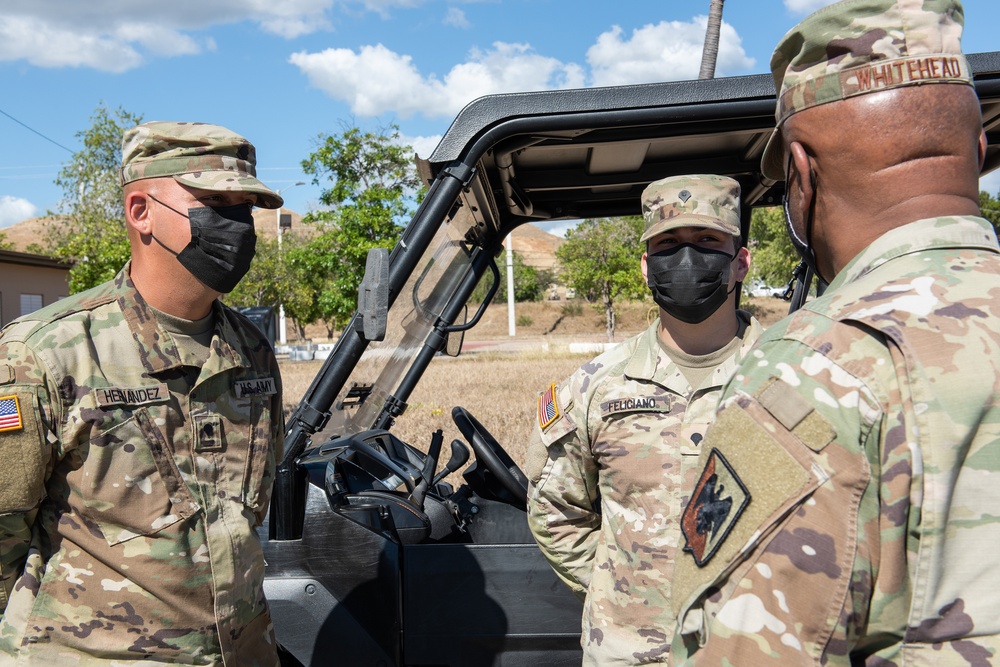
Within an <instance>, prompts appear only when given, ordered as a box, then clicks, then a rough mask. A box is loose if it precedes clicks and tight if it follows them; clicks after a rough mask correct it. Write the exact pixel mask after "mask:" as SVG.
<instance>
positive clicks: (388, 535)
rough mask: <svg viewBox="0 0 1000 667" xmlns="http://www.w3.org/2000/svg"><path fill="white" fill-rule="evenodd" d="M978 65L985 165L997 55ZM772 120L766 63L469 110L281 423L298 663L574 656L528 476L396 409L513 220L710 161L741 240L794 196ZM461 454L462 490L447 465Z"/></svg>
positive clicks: (603, 212) (562, 661)
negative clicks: (408, 438)
mask: <svg viewBox="0 0 1000 667" xmlns="http://www.w3.org/2000/svg"><path fill="white" fill-rule="evenodd" d="M970 62H971V64H972V66H973V69H974V71H975V72H976V87H977V90H978V92H979V94H980V98H981V100H982V110H983V118H984V124H985V127H986V129H987V133H988V136H989V150H988V154H987V156H986V167H985V170H987V171H988V170H990V169H993V168H994V167H995V166H997V164H998V162H1000V129H998V124H1000V53H989V54H977V55H973V56H971V57H970ZM773 126H774V92H773V88H772V82H771V78H770V76H768V75H759V76H745V77H735V78H720V79H713V80H702V81H681V82H674V83H661V84H650V85H635V86H622V87H612V88H591V89H584V90H569V91H557V92H538V93H524V94H508V95H494V96H489V97H484V98H481V99H478V100H476V101H474V102H472V103H471V104H469V105H468V106H467V107H466V108H465V109H464V110H463V111H462V112H461V113H460V114H459V115H458V117H457V118H456V119H455V121H454V123H453V124H452V125H451V127H450V129H449V130H448V132H447V133H446V134H445V135H444V137H443V139H442V140H441V142H440V144H439V145H438V146H437V148H436V150H435V151H434V153H433V154H432V155H431V157H430V159H429V160H426V161H421V162H420V163H419V171H420V173H421V175H422V177H423V178H424V179H426V182H427V184H428V187H429V190H428V192H427V195H426V198H425V199H424V200H423V202H422V204H421V205H420V207H419V209H418V210H417V211H416V213H415V214H414V216H413V218H412V220H410V222H409V224H408V225H407V226H406V229H405V231H404V233H403V236H402V238H401V240H400V241H399V243H398V244H397V245H396V247H395V248H393V249H392V250H391V252H389V251H388V249H387V250H386V251H383V252H378V251H376V252H373V253H372V254H371V255H370V256H369V261H368V267H367V274H366V276H365V279H364V282H363V284H362V286H361V289H360V290H359V304H358V310H357V313H356V314H355V316H354V318H353V319H352V320H351V322H350V324H349V325H348V326H347V327H346V328H345V331H344V333H343V335H342V336H341V338H340V339H339V341H338V342H337V344H336V347H335V348H334V349H333V351H332V353H331V354H330V356H329V358H328V359H327V360H326V362H325V363H324V365H323V367H322V369H321V370H320V371H319V373H318V375H317V377H316V378H315V380H314V381H313V383H312V385H311V387H310V388H309V390H308V391H307V392H306V394H305V397H304V398H303V400H302V402H301V404H300V405H299V406H298V407H297V409H296V410H295V411H294V413H293V414H292V415H291V417H290V419H289V420H288V430H287V437H286V439H285V447H284V449H285V454H284V460H283V461H282V462H281V464H280V469H279V473H278V478H277V481H276V484H275V489H274V494H273V503H272V506H271V509H270V513H269V516H268V520H267V523H266V524H265V526H264V527H263V529H262V531H261V539H262V542H263V546H264V554H265V558H266V561H267V569H266V573H267V575H266V581H265V591H266V594H267V597H268V599H269V600H270V604H271V610H272V616H273V618H274V625H275V631H276V634H277V638H278V642H279V643H280V645H281V648H282V653H283V660H285V661H286V663H287V664H288V665H351V666H359V665H379V666H384V667H397V666H402V665H500V664H503V665H524V666H528V665H531V666H536V665H548V666H553V665H579V664H580V656H581V653H580V645H579V632H580V615H581V603H580V602H579V601H578V600H577V599H576V597H575V596H573V595H572V594H571V593H570V592H569V590H568V589H567V588H566V587H565V586H564V585H562V584H561V583H560V582H559V580H558V579H557V578H556V577H555V575H554V574H553V573H552V571H551V569H550V568H549V566H548V565H547V564H546V562H545V561H544V560H543V558H542V556H541V554H540V553H539V551H538V549H537V547H536V546H535V544H534V542H533V541H532V538H531V535H530V534H529V532H528V529H527V525H526V521H525V491H526V479H525V476H524V474H523V473H522V472H521V470H519V469H518V467H517V465H516V464H515V463H514V462H513V461H512V460H511V458H510V456H508V455H507V454H506V452H505V451H504V443H501V442H497V440H496V439H495V438H494V437H493V436H492V435H491V434H490V430H489V427H490V425H489V424H483V423H480V422H479V421H478V420H477V419H476V417H475V415H472V414H470V413H469V411H468V410H466V409H464V408H463V407H462V406H460V405H456V406H454V410H453V412H452V416H453V418H454V421H455V424H456V425H457V427H458V429H459V430H460V432H461V433H462V434H463V436H464V439H465V441H464V442H462V441H460V440H455V441H453V442H452V443H450V444H445V443H443V442H442V437H441V435H440V433H427V434H426V438H425V441H424V442H403V441H402V440H400V439H399V438H398V437H397V436H396V435H394V433H393V426H394V424H396V423H397V421H399V420H405V419H406V408H407V401H408V399H409V398H410V395H411V393H412V391H413V389H414V387H415V386H416V384H417V383H418V382H420V378H421V375H422V374H423V372H424V370H425V369H426V368H427V367H428V365H429V364H431V363H434V362H435V361H436V359H438V358H439V356H440V355H441V354H442V353H445V352H451V353H454V352H455V351H456V350H457V349H458V348H459V347H460V344H461V338H462V335H463V332H464V331H466V330H468V329H469V328H471V327H474V326H475V325H476V323H477V322H478V321H479V319H480V317H481V316H482V314H483V309H484V308H485V307H486V306H485V304H484V305H483V306H479V305H478V304H475V305H474V304H467V300H468V299H469V296H470V294H471V293H472V291H473V288H474V287H475V286H476V284H477V283H478V282H479V279H480V278H481V277H482V276H483V275H485V274H492V276H493V280H494V282H495V281H496V280H497V277H498V275H499V274H498V270H497V266H496V263H495V258H496V257H497V256H498V255H499V253H500V251H501V249H502V243H503V241H504V239H505V237H506V236H507V235H508V234H509V233H510V231H511V230H512V229H514V228H515V227H517V226H518V225H522V224H525V223H530V222H544V221H553V220H573V219H584V218H598V217H611V216H623V215H638V214H639V213H640V194H641V192H642V190H643V188H645V187H646V185H647V184H649V183H650V182H651V181H654V180H656V179H659V178H663V177H665V176H671V175H678V174H687V173H714V174H723V175H726V176H731V177H733V178H735V179H736V180H738V181H739V182H740V184H741V186H742V199H743V229H744V238H746V236H747V234H746V232H747V231H748V227H749V220H750V213H751V209H752V208H753V207H756V206H775V205H779V204H780V203H781V198H782V184H781V183H775V182H773V181H769V180H767V179H765V178H764V177H762V175H761V173H760V157H761V152H762V151H763V149H764V145H765V143H766V142H767V139H768V137H769V135H770V134H771V131H772V128H773ZM870 132H878V128H877V127H859V128H856V129H855V131H854V132H852V133H851V134H850V135H848V136H845V137H844V140H845V141H864V140H865V136H866V134H867V133H870ZM807 282H808V281H807V280H804V279H803V280H800V281H799V284H800V285H802V284H806V283H807ZM797 292H798V295H797V297H796V298H799V299H801V295H802V294H803V293H804V291H803V290H802V289H801V288H800V289H798V290H797ZM491 296H492V293H491ZM793 305H794V304H793ZM497 363H501V362H497ZM497 400H503V397H499V396H498V397H497ZM526 418H527V417H526ZM320 434H322V435H320ZM452 471H462V473H461V474H462V479H463V480H464V482H463V483H461V484H459V485H458V488H454V485H451V484H447V483H445V482H444V481H443V479H444V477H445V476H446V475H447V474H448V473H449V472H452Z"/></svg>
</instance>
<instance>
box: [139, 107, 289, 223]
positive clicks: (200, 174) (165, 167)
mask: <svg viewBox="0 0 1000 667" xmlns="http://www.w3.org/2000/svg"><path fill="white" fill-rule="evenodd" d="M256 164H257V157H256V151H255V150H254V147H253V144H251V143H250V142H249V141H247V140H246V139H245V138H244V137H242V136H240V135H238V134H236V133H235V132H233V131H232V130H229V129H226V128H224V127H222V126H221V125H209V124H207V123H179V122H169V121H153V122H149V123H143V124H141V125H136V126H135V127H133V128H132V129H130V130H126V131H125V135H124V136H123V137H122V169H121V184H122V185H125V184H126V183H131V182H132V181H138V180H142V179H144V178H161V177H164V176H171V177H173V179H174V180H175V181H177V182H178V183H180V184H181V185H186V186H188V187H192V188H199V189H201V190H216V191H222V192H249V193H252V194H255V195H257V205H258V206H260V207H261V208H279V207H280V206H281V205H282V204H283V203H284V202H283V201H282V199H281V197H280V196H279V195H278V194H277V193H275V192H274V191H273V190H271V189H270V188H269V187H267V186H266V185H264V184H263V183H261V182H260V181H259V180H257V170H256Z"/></svg>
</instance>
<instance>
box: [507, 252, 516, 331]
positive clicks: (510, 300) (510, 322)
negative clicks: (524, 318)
mask: <svg viewBox="0 0 1000 667" xmlns="http://www.w3.org/2000/svg"><path fill="white" fill-rule="evenodd" d="M510 244H511V237H510V234H508V235H507V335H508V336H511V337H513V336H514V334H515V333H516V331H515V329H514V249H513V248H511V247H510Z"/></svg>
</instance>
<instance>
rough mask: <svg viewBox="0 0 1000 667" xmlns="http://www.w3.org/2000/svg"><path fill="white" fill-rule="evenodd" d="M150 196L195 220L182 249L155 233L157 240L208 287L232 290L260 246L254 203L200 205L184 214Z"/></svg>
mask: <svg viewBox="0 0 1000 667" xmlns="http://www.w3.org/2000/svg"><path fill="white" fill-rule="evenodd" d="M149 197H150V199H152V200H153V201H155V202H157V203H159V204H162V205H163V206H166V207H167V208H169V209H170V210H171V211H174V212H175V213H177V214H178V215H183V216H184V217H185V218H187V219H188V220H189V221H190V223H191V241H190V242H189V243H188V244H187V245H186V246H185V247H184V249H183V250H181V251H180V252H175V251H174V250H172V249H171V248H167V246H165V245H163V242H162V241H160V239H158V238H156V237H155V236H153V240H155V241H156V242H157V243H159V244H160V245H161V246H163V248H165V249H166V250H167V251H168V252H171V253H173V254H174V256H175V257H177V261H179V262H180V263H181V266H183V267H184V268H186V269H187V270H188V271H190V272H191V275H193V276H194V277H195V278H197V279H198V280H200V281H201V282H203V283H205V285H207V286H208V287H211V288H212V289H213V290H215V291H216V292H221V293H223V294H228V293H229V292H232V291H233V289H234V288H235V287H236V285H237V284H239V282H240V280H242V279H243V276H245V275H246V274H247V271H249V270H250V262H251V261H252V260H253V257H254V252H255V251H256V248H257V234H256V232H255V231H254V228H253V213H252V210H251V207H250V206H249V205H247V204H236V205H235V206H216V207H212V206H199V207H198V208H189V209H188V212H187V215H184V214H183V213H181V212H180V211H178V210H177V209H175V208H172V207H171V206H168V205H167V204H164V203H163V202H161V201H160V200H159V199H156V198H155V197H153V196H152V195H150V196H149ZM151 236H152V235H151Z"/></svg>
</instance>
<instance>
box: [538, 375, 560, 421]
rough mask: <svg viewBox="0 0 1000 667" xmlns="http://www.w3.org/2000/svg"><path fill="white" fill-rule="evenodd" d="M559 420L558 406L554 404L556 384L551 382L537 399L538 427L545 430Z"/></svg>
mask: <svg viewBox="0 0 1000 667" xmlns="http://www.w3.org/2000/svg"><path fill="white" fill-rule="evenodd" d="M558 418H559V404H558V403H556V383H555V382H553V383H552V386H550V387H549V388H548V389H547V390H546V391H545V393H544V394H542V395H541V396H539V397H538V425H539V426H540V427H541V428H542V430H545V429H546V428H548V427H549V426H551V425H552V422H554V421H555V420H556V419H558Z"/></svg>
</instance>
